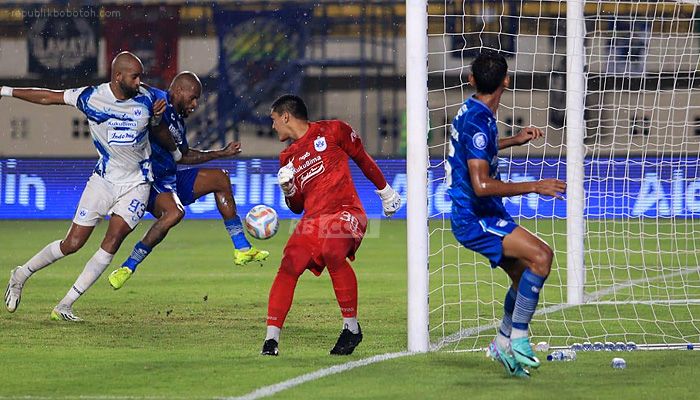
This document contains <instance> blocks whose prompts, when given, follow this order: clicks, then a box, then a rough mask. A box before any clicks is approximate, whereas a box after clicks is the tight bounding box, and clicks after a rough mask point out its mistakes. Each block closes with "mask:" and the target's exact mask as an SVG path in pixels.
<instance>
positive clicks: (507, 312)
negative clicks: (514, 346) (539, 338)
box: [498, 286, 518, 338]
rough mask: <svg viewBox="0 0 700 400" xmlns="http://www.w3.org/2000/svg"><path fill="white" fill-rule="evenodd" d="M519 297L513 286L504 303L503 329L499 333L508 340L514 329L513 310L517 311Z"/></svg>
mask: <svg viewBox="0 0 700 400" xmlns="http://www.w3.org/2000/svg"><path fill="white" fill-rule="evenodd" d="M517 296H518V294H517V293H516V291H515V290H514V289H513V287H512V286H511V287H510V288H509V289H508V292H507V293H506V298H505V300H504V301H503V320H501V327H500V328H499V329H498V333H500V334H501V335H503V336H504V337H507V338H509V337H510V331H511V329H512V328H513V310H514V309H515V299H516V298H517Z"/></svg>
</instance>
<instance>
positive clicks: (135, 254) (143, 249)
mask: <svg viewBox="0 0 700 400" xmlns="http://www.w3.org/2000/svg"><path fill="white" fill-rule="evenodd" d="M151 250H153V249H151V248H150V247H148V246H146V245H145V244H143V243H142V242H138V243H136V246H134V249H133V250H131V255H130V256H129V258H127V259H126V261H124V264H122V266H123V267H127V268H129V269H130V270H131V271H132V272H133V271H136V267H138V266H139V264H141V261H143V260H144V259H146V257H147V256H148V255H149V254H151Z"/></svg>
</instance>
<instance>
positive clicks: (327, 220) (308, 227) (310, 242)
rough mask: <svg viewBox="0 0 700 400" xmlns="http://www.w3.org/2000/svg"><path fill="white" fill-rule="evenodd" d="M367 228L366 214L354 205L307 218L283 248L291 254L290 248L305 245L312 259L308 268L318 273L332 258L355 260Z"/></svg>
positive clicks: (304, 247)
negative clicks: (331, 212)
mask: <svg viewBox="0 0 700 400" xmlns="http://www.w3.org/2000/svg"><path fill="white" fill-rule="evenodd" d="M366 230H367V215H365V213H364V211H362V210H359V209H355V208H352V209H345V210H343V211H339V212H337V213H334V214H325V215H321V216H316V217H311V218H306V217H304V218H302V219H301V220H300V221H299V223H298V224H297V226H296V227H295V228H294V232H293V233H292V235H291V236H290V238H289V241H288V242H287V245H286V246H285V248H284V256H285V257H287V256H289V255H290V254H291V253H292V252H289V253H288V250H289V249H293V248H296V249H299V248H303V249H304V250H305V252H306V253H307V254H308V255H310V259H311V262H309V263H308V265H306V269H309V270H310V271H311V272H313V274H314V275H316V276H318V275H321V273H322V272H323V270H324V268H325V267H326V265H328V264H329V263H331V262H333V260H338V259H342V260H344V259H345V258H349V259H350V260H351V261H352V260H354V259H355V252H356V251H357V249H358V248H359V247H360V244H362V238H363V237H364V235H365V231H366ZM307 260H308V258H307Z"/></svg>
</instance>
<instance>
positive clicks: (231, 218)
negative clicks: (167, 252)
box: [109, 71, 269, 289]
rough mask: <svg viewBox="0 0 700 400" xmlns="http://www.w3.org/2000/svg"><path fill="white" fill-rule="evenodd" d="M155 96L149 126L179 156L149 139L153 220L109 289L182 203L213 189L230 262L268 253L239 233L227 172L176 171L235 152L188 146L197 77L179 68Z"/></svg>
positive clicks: (161, 234)
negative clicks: (156, 115)
mask: <svg viewBox="0 0 700 400" xmlns="http://www.w3.org/2000/svg"><path fill="white" fill-rule="evenodd" d="M149 90H150V91H151V93H152V94H153V95H154V97H155V98H158V99H165V100H167V106H166V110H165V113H164V114H163V120H162V122H161V124H160V125H159V126H157V127H154V128H153V130H154V131H156V130H162V131H166V132H169V133H170V134H171V135H172V137H173V139H174V141H175V142H176V144H177V146H178V149H179V150H180V151H181V153H182V158H181V159H175V158H174V157H173V154H171V152H170V151H168V150H166V149H164V148H163V147H162V146H161V145H159V144H158V143H156V142H154V143H151V147H152V149H153V154H152V156H151V158H152V160H153V173H154V181H153V187H152V189H151V196H150V200H149V202H148V211H149V212H150V213H151V214H153V216H155V217H156V218H157V220H156V222H155V223H154V224H153V225H152V226H151V228H150V229H149V230H148V232H147V233H146V235H145V236H144V237H143V238H142V239H141V241H139V242H138V243H136V245H135V246H134V249H133V251H132V252H131V255H130V256H129V258H127V260H126V261H125V262H124V264H123V265H122V267H121V268H118V269H116V270H114V271H113V272H112V273H111V274H110V275H109V283H110V284H111V285H112V287H113V288H114V289H119V288H121V287H122V286H123V285H124V283H126V281H127V280H128V279H129V278H131V276H132V274H133V273H134V271H136V268H137V267H138V265H139V264H140V263H141V262H143V260H144V259H145V258H146V257H147V256H148V255H149V254H150V253H151V251H152V250H153V248H154V247H155V246H157V245H158V243H160V242H161V241H162V240H163V239H164V238H165V236H166V235H167V234H168V232H169V230H170V229H171V228H172V227H174V226H175V225H177V224H178V223H179V222H180V221H181V220H182V218H183V217H184V215H185V209H184V206H186V205H189V204H192V203H193V202H194V201H195V200H197V199H198V198H200V197H202V196H205V195H207V194H209V193H214V198H215V199H216V206H217V209H218V210H219V213H220V214H221V217H222V218H223V221H224V226H225V227H226V230H227V232H228V234H229V236H230V237H231V241H232V242H233V246H234V249H233V262H234V264H236V265H244V264H246V263H248V262H250V261H262V260H264V259H266V258H267V257H268V255H269V252H267V251H264V250H258V249H257V248H255V247H254V246H252V245H251V244H250V242H248V240H247V239H246V237H245V233H244V229H243V225H242V223H241V218H240V217H239V216H238V214H237V212H236V202H235V200H234V198H233V193H232V191H231V180H230V179H229V176H228V172H227V171H225V170H222V169H216V168H190V169H181V170H178V169H177V163H178V162H179V163H180V164H200V163H203V162H207V161H210V160H215V159H218V158H223V157H232V156H235V155H237V154H238V153H239V152H240V151H241V150H240V148H241V147H240V143H236V142H232V143H229V144H228V145H227V146H226V147H225V148H223V149H220V150H208V151H205V150H197V149H193V148H190V147H189V145H188V143H187V135H186V128H185V121H184V118H187V116H188V115H189V114H190V113H191V112H192V111H194V109H195V108H196V107H197V102H198V99H199V97H200V96H201V93H202V84H201V82H200V81H199V78H198V77H197V75H195V74H194V73H192V72H189V71H184V72H181V73H179V74H178V75H177V76H176V77H175V78H174V79H173V81H172V83H171V84H170V87H169V88H168V91H167V92H166V91H163V90H160V89H156V88H149Z"/></svg>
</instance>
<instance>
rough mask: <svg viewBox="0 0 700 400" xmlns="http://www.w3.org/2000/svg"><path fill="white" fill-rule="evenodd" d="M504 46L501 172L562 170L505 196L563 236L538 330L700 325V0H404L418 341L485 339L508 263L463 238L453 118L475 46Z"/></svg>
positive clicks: (413, 331) (636, 333) (438, 344)
mask: <svg viewBox="0 0 700 400" xmlns="http://www.w3.org/2000/svg"><path fill="white" fill-rule="evenodd" d="M484 48H489V49H494V50H497V51H499V52H501V53H503V54H504V55H506V58H507V60H508V64H509V74H510V75H511V78H512V79H511V83H512V84H511V88H510V89H509V90H507V91H506V93H504V96H503V97H502V100H501V108H500V110H499V112H498V115H497V119H498V124H499V133H500V134H501V135H511V134H514V133H517V130H518V129H519V128H521V127H524V126H529V125H535V126H537V127H539V128H541V129H543V130H544V131H545V135H546V138H545V140H543V141H539V142H537V141H536V142H533V143H531V144H529V145H527V146H523V147H520V148H512V149H508V150H506V151H504V152H502V154H499V158H501V162H500V164H499V169H500V170H501V175H502V177H503V179H504V180H507V181H527V180H537V179H543V178H551V177H558V178H559V179H565V180H566V181H567V195H566V201H565V202H562V201H558V200H557V201H555V200H553V199H549V198H543V197H540V196H537V195H527V196H517V197H515V198H508V199H504V202H505V204H506V208H507V209H508V211H509V212H510V213H511V214H512V215H513V216H514V218H515V219H516V222H518V223H519V224H521V225H522V226H524V227H526V228H527V229H529V230H531V231H532V232H533V233H535V234H536V235H537V236H538V237H540V238H542V239H543V240H545V241H546V242H547V243H548V244H549V245H550V246H551V247H552V248H553V250H554V252H555V261H554V264H553V266H552V273H551V274H550V276H549V278H548V280H547V282H546V284H545V289H544V290H543V293H542V295H541V298H540V305H539V307H538V311H537V313H536V315H535V318H534V320H533V324H532V325H531V334H532V336H533V341H535V340H546V341H549V342H550V343H551V344H553V345H555V346H568V345H571V344H573V343H576V342H586V341H591V342H594V341H602V342H606V341H612V342H619V341H623V342H628V341H634V342H636V343H637V344H639V345H640V347H644V346H657V345H658V346H661V347H664V348H683V347H684V346H682V344H683V343H689V342H700V1H685V0H676V1H673V0H659V1H651V0H647V1H632V0H615V1H613V0H601V1H584V0H475V1H451V0H430V1H428V0H415V1H413V0H407V1H406V99H407V100H406V114H407V176H408V193H407V197H408V203H407V207H408V211H407V229H408V231H407V259H408V350H409V351H414V352H425V351H429V350H435V349H447V350H454V351H471V350H475V349H479V348H483V347H485V346H486V344H487V343H488V341H489V340H490V339H491V338H492V337H493V334H494V333H495V329H496V328H495V327H496V326H497V323H498V321H499V320H500V318H501V316H502V307H503V296H504V295H505V292H506V290H507V287H508V285H509V283H508V280H507V277H506V275H505V274H504V273H503V272H502V271H499V270H497V269H496V270H491V269H490V268H489V267H488V264H487V262H486V260H485V258H483V257H481V256H479V255H477V254H474V253H473V252H471V251H469V250H466V249H465V248H464V247H463V246H460V245H459V243H457V242H456V240H455V239H454V237H453V236H452V232H451V229H450V220H449V213H450V203H449V197H448V196H447V195H446V189H447V187H446V180H445V175H444V174H445V172H444V167H445V164H446V162H447V153H448V144H449V125H450V123H451V121H452V118H454V116H455V114H456V112H457V110H458V109H459V107H460V106H461V104H462V102H463V101H464V100H465V99H466V98H467V97H469V96H470V95H471V94H472V93H473V90H472V88H470V87H469V86H468V85H467V75H468V73H469V64H470V62H471V60H472V59H473V58H474V57H475V56H476V54H478V52H479V51H480V50H481V49H484Z"/></svg>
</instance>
